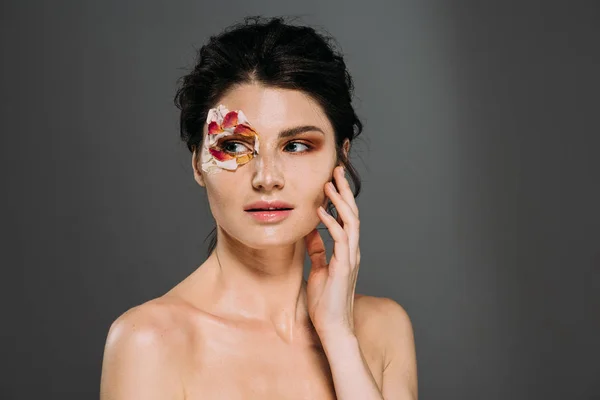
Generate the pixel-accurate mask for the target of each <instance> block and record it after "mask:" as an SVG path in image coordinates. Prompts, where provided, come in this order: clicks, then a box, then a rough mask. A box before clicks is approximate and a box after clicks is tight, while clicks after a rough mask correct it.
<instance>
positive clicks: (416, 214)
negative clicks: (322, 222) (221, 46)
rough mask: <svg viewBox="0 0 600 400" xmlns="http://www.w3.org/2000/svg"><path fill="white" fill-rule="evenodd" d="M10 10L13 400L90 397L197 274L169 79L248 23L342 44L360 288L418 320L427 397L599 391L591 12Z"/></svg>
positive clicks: (439, 5)
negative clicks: (289, 24)
mask: <svg viewBox="0 0 600 400" xmlns="http://www.w3.org/2000/svg"><path fill="white" fill-rule="evenodd" d="M1 4H2V5H1V10H0V32H1V39H0V40H1V41H2V47H1V49H2V74H1V81H0V82H1V94H0V96H1V98H0V107H1V125H0V130H1V135H0V140H1V148H2V158H1V160H2V168H1V171H2V186H1V188H2V189H1V190H2V196H1V198H2V201H3V206H2V208H1V211H0V212H1V213H2V220H1V221H2V223H1V234H2V237H1V239H2V241H1V243H2V249H1V255H2V258H1V262H2V278H0V282H1V295H2V299H1V302H0V304H1V307H2V310H1V312H2V314H1V315H2V319H1V321H2V322H1V328H0V332H1V335H2V337H1V341H0V346H1V351H2V357H1V359H2V360H1V361H0V363H1V366H2V375H1V382H2V386H1V391H0V397H1V398H2V399H34V398H52V399H84V398H85V399H93V398H97V396H98V392H99V379H100V368H101V359H102V351H103V345H104V340H105V337H106V333H107V330H108V328H109V325H110V323H111V321H112V320H114V319H115V318H116V317H117V316H118V315H120V314H121V313H122V312H124V311H125V310H126V309H128V308H129V307H131V306H134V305H136V304H140V303H142V302H144V301H146V300H148V299H150V298H153V297H156V296H159V295H161V294H162V293H164V292H165V291H167V290H168V289H169V288H171V287H172V286H173V285H175V284H176V283H177V282H179V281H180V280H181V279H183V278H184V277H185V276H187V275H188V274H189V273H191V272H192V271H193V270H194V269H195V268H196V267H197V266H198V265H199V264H200V263H201V262H202V261H203V260H204V258H205V252H206V243H203V239H204V238H205V236H206V235H207V234H208V232H209V231H210V229H211V228H212V219H211V216H210V213H209V210H208V207H207V203H206V201H205V198H204V193H203V190H201V188H199V187H198V186H197V185H196V183H195V182H194V180H193V177H192V171H191V168H190V156H189V153H188V152H187V150H185V149H184V147H183V144H182V143H180V142H179V139H178V131H177V110H176V109H175V107H174V106H173V104H172V98H173V95H174V93H175V87H176V85H175V81H176V79H177V78H178V77H179V76H181V75H182V74H183V73H184V72H185V71H186V70H187V69H188V68H190V67H191V66H192V62H193V59H194V55H195V48H197V47H200V46H201V45H202V43H203V42H204V40H205V39H206V38H207V36H208V35H209V34H213V33H216V32H219V31H220V30H221V29H222V28H224V27H225V26H227V25H229V24H231V23H232V22H235V21H239V20H240V18H242V17H243V16H244V15H248V14H263V15H266V16H273V15H292V16H299V17H301V20H300V21H301V22H304V23H307V24H310V25H313V26H315V27H324V28H326V29H327V30H328V31H329V32H330V33H331V34H332V35H334V36H335V37H336V38H337V40H338V42H339V43H340V45H341V48H342V50H343V51H344V53H345V54H346V57H347V62H348V65H349V67H350V69H351V72H352V73H353V76H354V78H355V81H356V93H357V102H356V106H357V110H358V113H359V115H360V116H361V117H362V118H363V119H364V122H365V126H366V129H365V133H364V138H363V140H361V141H360V142H359V143H358V146H356V148H355V151H356V153H355V157H354V159H355V162H356V165H357V167H358V169H359V171H360V172H361V174H362V175H363V178H364V192H363V194H362V195H361V196H360V197H359V200H358V205H359V207H360V210H361V222H362V225H361V228H362V233H361V252H362V260H363V262H362V265H361V275H360V280H359V284H358V289H357V290H358V291H359V292H361V293H366V294H371V295H377V296H387V297H392V298H394V299H395V300H396V301H398V302H399V303H400V304H402V305H403V306H404V307H405V309H406V310H407V311H408V313H409V314H410V316H411V318H412V321H413V325H414V329H415V335H416V346H417V355H418V368H419V390H420V398H422V399H561V400H564V399H593V398H596V399H598V398H600V361H599V359H600V358H599V357H600V344H599V340H598V338H599V336H600V335H599V332H600V329H599V328H600V312H599V311H600V295H599V292H600V244H599V243H600V240H599V239H600V210H599V207H598V205H599V204H600V190H599V187H598V185H599V182H600V157H599V156H598V145H599V140H598V133H599V132H600V122H599V116H598V115H599V112H598V111H599V105H600V101H599V96H600V95H599V93H600V80H599V78H598V71H599V70H600V51H599V49H600V40H599V39H600V35H599V33H600V22H599V21H600V18H599V17H600V12H599V10H600V6H599V4H598V2H595V1H589V2H577V1H576V2H563V3H562V5H559V3H558V2H556V3H553V2H525V1H521V2H512V3H511V4H509V3H507V2H501V1H497V2H493V3H492V2H482V1H470V2H464V1H461V2H452V1H395V2H392V1H389V2H384V1H368V2H360V1H352V2H349V1H343V0H335V1H333V0H332V1H323V2H321V1H316V0H307V1H281V0H279V1H268V0H254V1H252V2H247V1H238V0H236V1H225V2H219V1H212V2H206V1H177V2H167V1H162V2H161V1H116V0H112V1H54V2H44V1H3V2H2V3H1ZM567 5H568V6H567Z"/></svg>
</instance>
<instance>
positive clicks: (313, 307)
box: [101, 84, 417, 400]
mask: <svg viewBox="0 0 600 400" xmlns="http://www.w3.org/2000/svg"><path fill="white" fill-rule="evenodd" d="M219 103H220V104H224V105H226V106H227V107H228V108H229V109H230V110H240V109H241V110H243V111H244V113H245V114H246V116H247V117H248V119H249V120H250V121H251V123H252V125H253V127H254V128H255V129H256V130H257V132H258V133H259V135H260V143H261V147H260V154H259V155H258V156H257V157H256V158H255V159H253V160H252V161H250V162H249V163H248V164H246V165H244V166H240V167H239V168H238V169H237V170H236V171H221V172H217V173H215V174H206V173H205V172H204V171H202V170H201V168H200V165H201V162H200V160H199V157H198V154H197V153H196V152H194V154H193V155H192V167H193V170H194V178H195V180H196V181H197V182H198V184H199V185H200V186H202V187H204V188H205V189H206V195H207V197H208V200H209V204H210V208H211V212H212V214H213V216H214V218H215V221H216V222H217V233H218V244H217V248H216V252H213V253H212V254H211V256H210V257H208V259H207V260H206V261H205V262H204V263H203V264H202V265H201V266H199V267H198V268H197V269H196V270H195V271H194V272H193V273H192V274H190V275H189V276H188V277H187V278H185V279H184V280H183V281H182V282H180V283H179V284H178V285H177V286H175V287H174V288H173V289H172V290H170V291H169V292H168V293H166V294H165V295H163V296H161V297H159V298H156V299H153V300H150V301H148V302H146V303H144V304H142V305H139V306H137V307H134V308H132V309H130V310H128V311H127V312H126V313H124V314H123V315H121V316H120V317H119V318H117V320H115V321H114V322H113V324H112V326H111V327H110V330H109V333H108V337H107V341H106V346H105V354H104V361H103V365H102V379H101V400H121V399H127V400H131V399H146V400H153V399H161V400H165V399H335V398H337V399H342V400H351V399H357V400H358V399H360V400H365V399H386V400H391V399H417V367H416V356H415V345H414V336H413V329H412V326H411V322H410V319H409V317H408V315H407V313H406V311H405V310H404V309H403V308H402V307H401V306H400V305H399V304H397V303H396V302H395V301H393V300H391V299H388V298H378V297H373V296H362V295H359V294H356V293H355V288H356V281H357V277H358V270H359V265H360V249H359V225H360V223H359V212H358V207H357V205H356V202H355V201H354V197H353V195H352V192H351V190H350V186H349V184H348V181H347V180H346V178H345V176H344V172H343V168H342V167H341V166H339V165H336V164H337V163H336V153H335V142H334V139H335V137H334V133H333V128H332V126H331V124H330V123H329V121H328V119H327V117H326V116H325V114H324V112H323V111H322V109H321V108H320V106H319V105H318V104H317V103H316V102H315V101H313V100H312V99H311V98H310V97H308V96H307V95H305V94H304V93H302V92H299V91H294V90H283V89H275V88H269V87H265V86H261V85H259V84H245V85H241V86H237V87H235V88H233V89H232V90H230V91H229V92H228V93H227V94H226V95H225V96H224V97H223V98H222V99H221V100H220V102H219ZM215 106H216V105H215ZM298 127H309V128H307V129H300V130H299V131H300V133H296V134H295V135H293V136H289V135H288V136H285V135H284V136H282V135H281V133H282V132H285V131H288V132H289V129H291V128H298ZM243 146H244V144H243V143H235V142H232V143H231V145H230V146H228V147H227V148H228V149H230V150H231V151H242V150H247V149H244V147H243ZM348 150H349V143H348V142H346V143H345V145H344V150H343V151H346V152H347V151H348ZM331 181H333V182H334V183H335V186H333V185H331V184H330V183H329V182H331ZM258 200H281V201H286V202H288V203H291V204H292V205H293V206H294V210H293V211H292V213H291V214H290V216H289V217H288V218H287V219H285V220H284V221H281V222H279V223H276V224H265V223H259V222H257V221H255V220H254V219H252V217H250V216H249V215H248V214H247V213H246V212H245V211H244V206H245V205H247V204H250V203H251V202H254V201H258ZM328 201H331V202H332V203H333V204H334V205H335V207H336V209H337V210H338V215H339V217H338V219H337V220H336V219H334V218H333V217H332V216H330V215H329V214H327V213H326V212H324V210H323V207H324V206H326V204H327V202H328ZM319 222H322V223H323V224H324V225H325V226H326V227H327V229H328V231H329V233H330V234H331V236H332V238H333V239H334V249H333V255H332V257H331V259H330V260H329V262H327V260H326V256H325V248H324V245H323V241H322V239H321V236H320V235H319V233H318V231H317V230H316V229H315V228H316V226H317V225H318V223H319ZM307 252H308V254H309V256H310V259H311V270H310V274H309V277H308V280H306V281H305V280H304V279H303V276H302V271H303V262H304V257H305V254H306V253H307ZM217 255H218V258H217ZM390 267H393V266H390Z"/></svg>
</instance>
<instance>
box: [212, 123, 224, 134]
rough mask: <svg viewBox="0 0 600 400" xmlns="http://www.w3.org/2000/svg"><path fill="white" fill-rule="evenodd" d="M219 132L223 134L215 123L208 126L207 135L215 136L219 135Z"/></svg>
mask: <svg viewBox="0 0 600 400" xmlns="http://www.w3.org/2000/svg"><path fill="white" fill-rule="evenodd" d="M221 132H223V129H222V128H221V126H220V125H219V124H218V123H216V122H215V121H213V122H211V123H210V124H208V134H209V135H216V134H217V133H221Z"/></svg>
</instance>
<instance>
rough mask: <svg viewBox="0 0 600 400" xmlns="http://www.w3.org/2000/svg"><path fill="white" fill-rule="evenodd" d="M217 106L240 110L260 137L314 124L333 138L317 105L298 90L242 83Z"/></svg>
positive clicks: (229, 92) (326, 120)
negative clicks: (221, 105)
mask: <svg viewBox="0 0 600 400" xmlns="http://www.w3.org/2000/svg"><path fill="white" fill-rule="evenodd" d="M218 104H223V105H224V106H226V107H227V108H228V109H229V110H242V111H243V112H244V114H245V115H246V117H247V118H248V120H249V121H250V124H252V126H253V127H254V128H255V129H256V130H257V131H258V132H259V135H261V136H270V135H277V134H278V133H279V131H281V130H283V129H287V128H293V127H296V126H303V125H314V126H316V127H319V128H321V129H322V130H323V132H325V133H326V134H331V135H333V127H332V126H331V124H330V123H329V120H328V119H327V116H326V115H325V113H324V112H323V109H322V108H321V106H320V105H319V104H318V103H317V102H316V101H314V100H313V99H312V98H311V97H310V96H308V95H307V94H305V93H304V92H301V91H299V90H289V89H279V88H272V87H267V86H263V85H259V84H244V85H239V86H236V87H234V88H232V89H231V90H230V91H228V92H227V93H226V94H225V96H223V98H221V99H220V100H219V102H218Z"/></svg>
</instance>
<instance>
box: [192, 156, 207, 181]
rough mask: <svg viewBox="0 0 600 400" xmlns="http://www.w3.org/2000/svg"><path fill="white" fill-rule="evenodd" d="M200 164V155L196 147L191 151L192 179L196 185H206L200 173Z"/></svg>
mask: <svg viewBox="0 0 600 400" xmlns="http://www.w3.org/2000/svg"><path fill="white" fill-rule="evenodd" d="M199 166H200V155H199V154H198V147H196V148H195V149H194V152H193V153H192V169H193V170H194V179H195V180H196V182H198V185H200V186H202V187H206V184H205V183H204V176H203V175H202V171H201V168H199Z"/></svg>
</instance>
